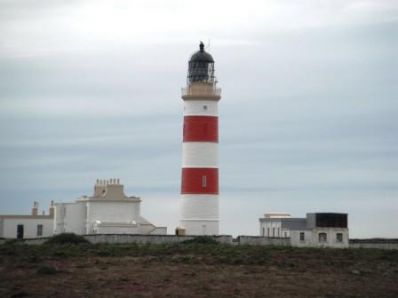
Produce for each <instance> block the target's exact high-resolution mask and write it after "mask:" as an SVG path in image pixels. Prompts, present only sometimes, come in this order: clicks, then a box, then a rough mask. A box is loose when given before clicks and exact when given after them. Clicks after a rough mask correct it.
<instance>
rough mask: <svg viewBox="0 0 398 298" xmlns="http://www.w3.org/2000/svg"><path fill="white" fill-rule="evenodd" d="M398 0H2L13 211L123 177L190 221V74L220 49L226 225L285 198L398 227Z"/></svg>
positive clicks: (3, 149)
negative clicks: (183, 192) (182, 191)
mask: <svg viewBox="0 0 398 298" xmlns="http://www.w3.org/2000/svg"><path fill="white" fill-rule="evenodd" d="M397 36H398V2H397V1H381V0H374V1H349V0H342V1H338V0H333V1H332V0H331V1H315V0H314V1H278V0H275V1H265V0H259V1H244V2H242V1H175V0H169V1H160V0H159V1H110V0H107V1H99V0H95V1H94V0H93V1H89V0H79V1H53V0H51V1H50V0H41V1H34V0H21V1H16V0H8V1H7V0H0V214H10V213H12V214H18V213H19V214H22V213H28V212H30V208H31V205H32V202H33V201H34V200H37V201H39V202H40V207H41V208H43V209H44V208H45V209H47V206H48V204H49V202H50V201H51V200H55V201H63V202H69V201H73V200H74V199H75V198H77V197H79V196H80V195H83V194H87V195H90V194H91V192H92V188H93V185H94V182H95V180H96V179H97V178H100V179H107V178H120V179H121V182H122V183H124V184H125V189H126V193H127V194H128V195H138V196H141V197H142V199H143V202H142V206H141V208H142V215H143V216H144V217H146V218H147V219H148V220H150V221H151V222H153V223H155V224H157V225H167V226H168V229H169V232H173V230H174V228H175V227H176V226H177V224H178V219H179V211H178V208H179V205H178V204H179V185H180V167H181V142H182V100H181V87H183V86H184V84H185V79H186V74H187V62H188V60H189V57H190V55H191V54H192V53H193V52H195V51H196V50H197V48H198V44H199V41H200V40H203V41H204V43H205V44H206V45H207V50H208V51H209V52H210V53H211V54H212V55H213V58H214V59H215V62H216V64H215V67H216V75H217V78H218V81H219V87H221V88H222V90H223V94H222V99H221V101H220V103H219V111H220V145H219V149H220V188H221V195H220V198H221V214H220V215H221V232H222V233H224V234H233V235H239V234H250V235H257V234H258V233H259V224H258V218H259V217H261V216H262V215H263V214H264V213H265V212H272V211H281V212H282V211H283V212H289V213H291V214H292V215H293V216H296V217H303V216H305V213H306V212H316V211H324V212H328V211H335V212H347V213H349V228H350V233H351V235H350V236H351V237H376V236H379V237H398V228H397V227H398V133H397V131H398V98H397V94H398V59H397V53H398V38H397Z"/></svg>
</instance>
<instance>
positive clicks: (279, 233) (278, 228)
mask: <svg viewBox="0 0 398 298" xmlns="http://www.w3.org/2000/svg"><path fill="white" fill-rule="evenodd" d="M278 237H280V228H278Z"/></svg>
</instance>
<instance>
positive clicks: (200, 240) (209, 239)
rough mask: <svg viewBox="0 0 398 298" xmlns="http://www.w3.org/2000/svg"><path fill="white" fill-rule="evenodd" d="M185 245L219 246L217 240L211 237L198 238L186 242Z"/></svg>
mask: <svg viewBox="0 0 398 298" xmlns="http://www.w3.org/2000/svg"><path fill="white" fill-rule="evenodd" d="M182 243H183V244H218V242H217V240H216V239H214V238H213V237H210V236H197V237H195V238H193V239H190V240H185V241H183V242H182Z"/></svg>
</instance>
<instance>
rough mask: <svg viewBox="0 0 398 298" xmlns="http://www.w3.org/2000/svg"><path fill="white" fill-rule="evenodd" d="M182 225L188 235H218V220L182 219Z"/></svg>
mask: <svg viewBox="0 0 398 298" xmlns="http://www.w3.org/2000/svg"><path fill="white" fill-rule="evenodd" d="M180 225H181V227H183V228H184V229H185V234H186V235H194V236H214V235H218V233H219V231H218V226H219V221H218V220H198V219H190V220H181V221H180Z"/></svg>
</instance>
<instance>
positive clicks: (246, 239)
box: [0, 234, 398, 249]
mask: <svg viewBox="0 0 398 298" xmlns="http://www.w3.org/2000/svg"><path fill="white" fill-rule="evenodd" d="M83 237H84V238H86V239H87V240H88V241H89V242H91V243H93V244H96V243H110V244H118V243H120V244H121V243H137V244H172V243H181V242H183V241H187V240H191V239H194V238H195V236H176V235H132V234H95V235H83ZM211 237H212V238H213V239H215V240H216V241H217V242H219V243H222V244H231V245H260V246H291V243H290V238H277V237H275V238H267V237H261V236H238V237H237V238H233V237H232V236H230V235H220V236H211ZM47 239H48V238H44V237H43V238H32V239H24V240H15V239H14V241H23V242H24V243H26V244H31V245H40V244H43V243H44V242H45V241H46V240H47ZM9 240H13V239H0V245H1V244H3V243H5V242H6V241H9ZM349 248H357V249H361V248H376V249H398V239H381V238H380V239H350V241H349Z"/></svg>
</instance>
